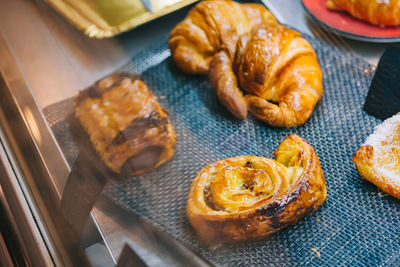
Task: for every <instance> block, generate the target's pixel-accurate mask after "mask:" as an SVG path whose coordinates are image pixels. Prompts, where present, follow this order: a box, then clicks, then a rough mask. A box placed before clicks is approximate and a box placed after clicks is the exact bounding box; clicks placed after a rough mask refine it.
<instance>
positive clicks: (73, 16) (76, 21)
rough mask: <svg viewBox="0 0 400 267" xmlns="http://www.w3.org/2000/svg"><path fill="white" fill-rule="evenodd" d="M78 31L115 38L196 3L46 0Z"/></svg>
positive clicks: (182, 0)
mask: <svg viewBox="0 0 400 267" xmlns="http://www.w3.org/2000/svg"><path fill="white" fill-rule="evenodd" d="M45 1H46V2H47V3H49V4H50V5H51V6H52V7H53V8H54V9H55V10H56V11H57V12H58V13H60V14H61V15H63V16H64V17H65V18H66V19H67V20H68V21H69V22H70V23H72V25H74V26H75V27H76V28H77V29H79V30H81V31H83V32H84V33H85V34H86V35H88V36H90V37H96V38H104V37H112V36H114V35H116V34H119V33H121V32H125V31H128V30H130V29H132V28H134V27H137V26H139V25H142V24H144V23H146V22H149V21H151V20H153V19H156V18H159V17H161V16H163V15H166V14H169V13H171V12H173V11H175V10H178V9H180V8H182V7H185V6H187V5H190V4H192V3H194V2H196V1H197V0H168V1H165V0H164V1H160V0H153V1H147V2H149V4H150V5H152V11H148V10H147V9H146V8H145V6H144V5H143V4H142V2H141V1H140V0H124V1H121V0H100V1H93V0H45Z"/></svg>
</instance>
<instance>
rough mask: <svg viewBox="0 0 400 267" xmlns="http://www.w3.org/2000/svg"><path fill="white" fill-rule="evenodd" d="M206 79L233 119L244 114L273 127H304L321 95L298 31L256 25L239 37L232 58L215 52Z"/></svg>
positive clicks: (311, 56)
mask: <svg viewBox="0 0 400 267" xmlns="http://www.w3.org/2000/svg"><path fill="white" fill-rule="evenodd" d="M209 76H210V80H211V83H212V85H213V87H214V88H215V89H216V91H217V95H218V97H219V99H220V101H221V102H222V104H223V105H225V106H226V107H227V108H228V110H229V111H230V112H231V113H232V114H233V115H234V116H235V117H237V118H238V119H244V118H246V116H247V109H249V110H250V111H251V112H252V113H253V114H254V115H255V116H256V117H257V118H259V119H260V120H262V121H264V122H266V123H268V124H269V125H272V126H276V127H293V126H297V125H301V124H303V123H305V122H306V121H307V120H308V118H309V117H310V116H311V113H312V112H313V110H314V107H315V105H316V104H317V102H318V101H319V99H320V98H321V97H322V93H323V88H322V72H321V68H320V66H319V64H318V60H317V56H316V54H315V52H314V50H313V48H312V47H311V45H310V44H309V43H308V41H306V40H305V39H304V38H302V37H301V35H300V34H299V33H298V32H296V31H294V30H291V29H289V28H287V27H285V26H282V25H278V24H277V25H273V26H272V25H258V26H256V27H254V28H253V30H252V31H250V32H248V33H245V34H243V35H241V36H240V38H239V40H238V42H237V47H236V50H235V54H234V56H233V59H232V57H230V56H229V53H228V52H227V51H226V50H221V51H220V52H219V53H217V54H216V55H215V56H214V58H213V60H212V62H211V64H210V72H209ZM238 83H239V84H240V87H241V88H242V89H243V90H244V91H245V92H246V93H247V95H245V96H244V95H243V93H242V91H241V90H240V89H239V85H238Z"/></svg>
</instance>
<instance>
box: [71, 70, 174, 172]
mask: <svg viewBox="0 0 400 267" xmlns="http://www.w3.org/2000/svg"><path fill="white" fill-rule="evenodd" d="M74 105H75V116H76V117H77V118H78V119H79V121H80V122H81V124H82V126H83V128H84V129H85V131H86V132H87V133H88V134H89V137H90V141H91V142H92V144H93V146H94V148H95V149H96V151H97V153H98V154H99V156H100V158H101V159H102V160H103V161H104V163H105V164H106V165H107V166H108V167H109V168H110V169H111V170H112V171H114V172H116V173H120V174H123V175H136V174H141V173H144V172H148V171H151V170H153V169H155V168H157V167H158V166H159V165H161V164H163V163H164V162H166V161H167V160H169V159H170V158H171V157H172V155H173V154H174V151H175V146H176V134H175V132H174V129H173V127H172V125H171V124H170V123H169V121H168V117H167V111H165V110H164V109H163V108H162V107H161V106H160V104H159V103H158V102H157V99H156V97H154V96H153V94H152V93H151V91H150V90H149V89H148V87H147V86H146V84H145V83H144V82H142V81H141V80H139V79H138V78H137V77H135V76H134V75H132V74H128V73H116V74H113V75H110V76H108V77H105V78H103V79H101V80H100V81H98V82H96V83H95V84H94V85H93V86H91V87H89V88H88V89H86V90H84V91H82V92H80V93H79V94H78V96H77V97H76V98H75V102H74Z"/></svg>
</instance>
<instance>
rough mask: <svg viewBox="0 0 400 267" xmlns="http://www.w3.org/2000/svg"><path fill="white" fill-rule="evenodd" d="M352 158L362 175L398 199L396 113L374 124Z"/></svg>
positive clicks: (398, 127) (399, 124)
mask: <svg viewBox="0 0 400 267" xmlns="http://www.w3.org/2000/svg"><path fill="white" fill-rule="evenodd" d="M353 161H354V164H355V165H356V168H357V171H358V173H359V174H360V175H361V177H362V178H364V179H365V180H367V181H370V182H371V183H373V184H375V185H376V186H377V187H379V188H380V189H381V190H382V191H383V192H386V193H388V194H390V195H392V196H394V197H396V198H399V199H400V113H399V114H397V115H395V116H393V117H391V118H389V119H387V120H385V121H384V122H383V123H382V124H381V125H378V126H377V127H376V128H375V130H374V133H373V134H371V135H370V136H368V138H367V140H366V141H365V143H364V144H363V145H362V146H361V147H360V150H358V151H357V153H355V154H354V156H353Z"/></svg>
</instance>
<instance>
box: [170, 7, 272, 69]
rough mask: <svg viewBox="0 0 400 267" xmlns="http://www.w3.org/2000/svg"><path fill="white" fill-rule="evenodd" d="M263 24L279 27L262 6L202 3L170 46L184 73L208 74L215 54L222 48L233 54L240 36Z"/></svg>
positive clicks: (175, 33)
mask: <svg viewBox="0 0 400 267" xmlns="http://www.w3.org/2000/svg"><path fill="white" fill-rule="evenodd" d="M260 23H264V24H276V23H277V22H276V20H275V17H274V16H273V15H272V13H271V12H269V11H268V10H266V9H265V7H264V6H262V5H259V4H238V3H235V2H233V1H223V0H213V1H201V2H200V3H198V4H197V5H196V6H195V7H194V8H193V9H192V10H191V11H190V12H189V14H188V15H187V17H186V18H185V19H184V20H183V21H182V22H180V23H179V24H178V25H176V26H175V28H174V29H173V30H172V32H171V34H170V36H169V41H168V46H169V49H170V50H171V54H172V58H173V59H174V61H175V63H176V64H177V66H178V67H179V68H180V69H181V70H182V71H184V72H186V73H189V74H206V73H208V69H209V64H210V61H211V59H212V57H213V55H214V54H215V53H217V52H218V51H219V50H220V49H221V48H226V49H227V50H228V51H231V52H232V53H233V51H234V50H235V46H236V42H237V40H238V38H239V36H240V35H242V34H243V33H246V32H248V31H250V30H251V29H252V28H253V26H254V25H258V24H260Z"/></svg>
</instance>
